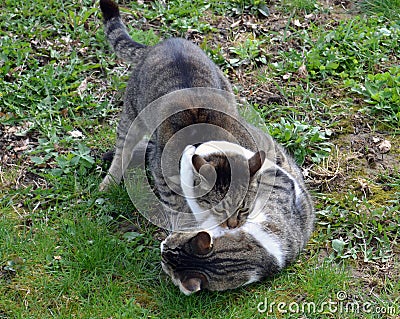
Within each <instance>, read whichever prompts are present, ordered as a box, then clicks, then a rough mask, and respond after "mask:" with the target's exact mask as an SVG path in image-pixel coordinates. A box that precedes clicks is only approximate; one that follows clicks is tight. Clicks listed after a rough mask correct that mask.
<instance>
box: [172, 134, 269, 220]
mask: <svg viewBox="0 0 400 319" xmlns="http://www.w3.org/2000/svg"><path fill="white" fill-rule="evenodd" d="M264 160H265V152H264V151H258V152H255V153H254V152H251V151H249V150H247V149H244V148H242V147H241V146H239V145H236V144H233V143H228V142H208V143H204V144H202V145H200V146H199V147H198V148H197V149H196V148H195V147H193V146H189V147H187V148H186V149H185V151H184V153H183V156H182V159H181V170H180V183H181V187H182V190H183V193H184V195H185V198H186V201H187V203H188V204H189V206H190V207H191V209H192V211H193V213H194V214H195V215H196V216H198V220H199V221H200V223H201V220H202V218H203V219H205V222H206V223H207V224H204V223H201V226H202V228H208V227H213V226H216V225H222V226H224V227H227V228H236V227H238V226H240V225H241V224H242V223H243V222H244V220H245V219H246V217H247V215H248V213H249V209H250V205H251V204H252V203H253V200H254V197H255V193H256V187H252V185H251V182H252V180H253V177H254V176H255V175H256V173H257V172H258V171H259V170H260V168H261V166H262V165H263V163H264ZM204 212H207V213H204ZM210 216H211V217H210Z"/></svg>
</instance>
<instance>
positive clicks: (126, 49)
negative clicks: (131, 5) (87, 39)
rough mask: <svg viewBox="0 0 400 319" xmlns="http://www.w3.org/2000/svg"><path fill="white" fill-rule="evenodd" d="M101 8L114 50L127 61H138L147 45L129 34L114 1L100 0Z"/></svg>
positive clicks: (105, 28)
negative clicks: (134, 39)
mask: <svg viewBox="0 0 400 319" xmlns="http://www.w3.org/2000/svg"><path fill="white" fill-rule="evenodd" d="M100 9H101V11H102V13H103V21H104V32H105V34H106V37H107V40H108V42H109V43H110V45H111V46H112V48H113V50H114V52H115V53H116V54H117V56H118V57H120V58H121V59H123V60H125V61H126V62H130V63H136V62H137V61H138V60H139V59H140V57H141V55H142V54H143V52H144V49H145V48H146V46H145V45H143V44H140V43H137V42H135V41H133V40H132V38H131V37H130V36H129V34H128V32H127V30H126V27H125V25H124V23H123V22H122V20H121V16H120V13H119V8H118V5H117V4H116V3H115V2H114V1H112V0H100Z"/></svg>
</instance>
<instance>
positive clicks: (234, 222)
mask: <svg viewBox="0 0 400 319" xmlns="http://www.w3.org/2000/svg"><path fill="white" fill-rule="evenodd" d="M226 224H227V225H228V228H236V227H237V226H238V225H239V221H238V219H237V217H236V216H234V217H229V218H228V220H227V221H226Z"/></svg>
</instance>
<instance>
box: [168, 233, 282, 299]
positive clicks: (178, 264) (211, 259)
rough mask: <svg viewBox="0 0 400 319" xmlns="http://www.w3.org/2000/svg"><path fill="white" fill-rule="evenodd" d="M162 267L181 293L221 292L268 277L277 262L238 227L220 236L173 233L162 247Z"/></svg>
mask: <svg viewBox="0 0 400 319" xmlns="http://www.w3.org/2000/svg"><path fill="white" fill-rule="evenodd" d="M161 257H162V268H163V270H164V271H165V272H166V273H167V274H168V275H169V276H170V277H171V278H172V281H173V283H174V284H175V285H176V286H178V287H179V288H180V290H181V291H182V292H183V293H184V294H186V295H190V294H192V293H194V292H197V291H199V290H204V289H207V290H211V291H222V290H227V289H235V288H238V287H240V286H243V285H246V284H249V283H252V282H255V281H258V280H260V279H262V278H264V277H266V276H271V275H273V274H275V273H277V272H278V271H279V270H280V269H281V265H280V264H279V261H278V260H277V258H276V257H275V256H273V254H270V253H269V252H268V251H267V250H266V249H264V248H263V247H262V246H261V245H260V244H259V242H257V241H256V240H255V239H254V238H253V237H252V236H251V234H249V233H248V232H245V231H241V230H240V228H237V229H234V230H228V231H226V232H225V233H224V234H223V236H216V237H213V235H212V233H210V232H206V231H201V232H198V233H173V234H171V235H169V236H168V237H167V238H166V239H165V240H164V241H163V242H162V244H161Z"/></svg>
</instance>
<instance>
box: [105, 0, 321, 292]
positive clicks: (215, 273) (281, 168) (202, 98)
mask: <svg viewBox="0 0 400 319" xmlns="http://www.w3.org/2000/svg"><path fill="white" fill-rule="evenodd" d="M100 7H101V10H102V12H103V18H104V24H105V33H106V36H107V39H108V41H109V42H110V44H111V46H112V47H113V49H114V51H115V52H116V53H117V55H119V56H120V57H121V58H123V59H125V60H126V61H128V62H131V63H134V64H135V66H134V69H133V72H132V76H131V78H130V79H129V82H128V85H127V89H126V93H125V97H124V108H123V111H122V114H121V119H120V122H119V125H118V132H117V143H116V150H115V155H114V158H113V162H112V164H111V167H110V169H109V172H108V175H107V176H106V177H105V178H104V180H103V181H102V183H101V184H100V189H102V190H105V189H107V188H108V187H109V186H110V185H111V184H112V183H119V182H120V180H121V178H122V176H123V174H124V170H125V169H126V167H125V166H124V165H123V160H124V155H123V153H124V152H125V154H128V155H130V154H132V152H133V151H134V149H135V148H136V147H137V145H138V143H140V141H142V138H143V137H144V135H146V134H147V135H148V136H149V139H150V142H149V144H148V146H147V148H146V151H145V157H146V158H145V160H146V167H147V168H148V169H149V171H150V173H151V175H152V178H153V184H154V191H155V193H156V195H157V197H158V199H159V202H160V203H161V204H160V205H161V206H160V208H161V209H162V211H160V214H164V216H166V219H167V220H168V219H169V220H171V223H163V224H162V227H165V228H167V229H169V230H171V231H172V233H171V234H170V235H169V236H168V237H167V238H166V239H165V240H164V241H163V242H162V244H161V251H162V252H161V257H162V267H163V269H164V271H165V272H166V273H167V274H168V275H169V276H170V277H171V278H172V280H173V282H174V283H175V284H176V285H178V286H179V288H180V290H181V291H182V292H183V293H185V294H190V293H193V292H196V291H199V290H201V289H209V290H226V289H232V288H237V287H239V286H242V285H246V284H249V283H251V282H254V281H258V280H261V279H263V278H265V277H268V276H271V275H273V274H276V273H277V272H279V271H280V270H281V269H283V268H284V267H285V266H287V265H288V264H289V263H290V262H292V261H294V260H295V258H296V257H297V256H298V254H299V253H300V252H301V250H302V249H303V248H304V246H305V244H306V243H307V241H308V239H309V237H310V235H311V232H312V228H313V221H314V211H313V207H312V202H311V199H310V196H309V194H308V192H307V191H306V189H305V187H304V182H303V179H302V175H301V171H300V170H299V168H298V167H297V166H296V164H295V163H294V161H293V159H292V158H291V157H290V156H288V155H287V154H286V152H285V151H284V150H283V149H282V147H281V146H279V145H278V144H277V143H276V142H275V141H274V140H273V139H272V138H271V137H270V136H269V135H267V134H265V133H264V132H263V131H261V130H259V129H257V128H255V127H253V126H252V125H250V124H249V123H247V122H246V121H245V120H244V119H243V118H241V117H240V116H239V114H238V111H237V107H236V101H235V98H234V97H233V95H232V94H231V93H232V89H231V85H230V83H229V81H228V80H227V79H226V78H225V76H224V75H223V73H222V72H221V71H220V70H219V69H218V67H217V66H215V64H214V63H213V62H212V61H211V60H210V59H209V58H208V57H207V56H206V54H205V53H204V52H203V51H202V50H200V49H199V48H198V47H197V46H195V45H194V44H192V43H190V42H189V41H186V40H184V39H178V38H173V39H169V40H165V41H163V42H161V43H159V44H157V45H155V46H153V47H146V46H144V45H142V44H139V43H137V42H135V41H133V40H132V39H131V38H130V37H129V35H128V33H127V31H126V29H125V27H124V25H123V23H122V21H121V19H120V14H119V9H118V6H117V5H116V4H115V3H114V2H113V1H111V0H100ZM143 114H144V115H143ZM138 118H139V119H140V121H139V124H138V125H137V126H135V125H133V127H134V130H133V132H132V131H130V130H131V128H132V123H135V122H137V119H138ZM210 127H212V129H210ZM180 132H184V133H183V134H179V133H180ZM123 151H124V152H123ZM171 185H172V187H171ZM181 216H185V218H184V222H181V223H180V222H179V219H180V218H181ZM176 221H178V222H176ZM182 230H185V232H182Z"/></svg>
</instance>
